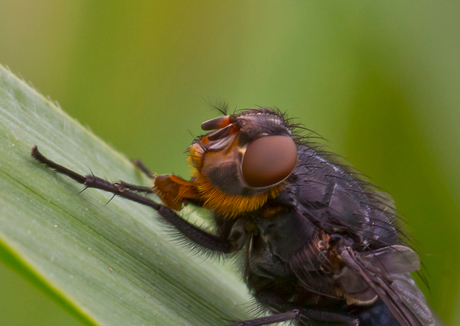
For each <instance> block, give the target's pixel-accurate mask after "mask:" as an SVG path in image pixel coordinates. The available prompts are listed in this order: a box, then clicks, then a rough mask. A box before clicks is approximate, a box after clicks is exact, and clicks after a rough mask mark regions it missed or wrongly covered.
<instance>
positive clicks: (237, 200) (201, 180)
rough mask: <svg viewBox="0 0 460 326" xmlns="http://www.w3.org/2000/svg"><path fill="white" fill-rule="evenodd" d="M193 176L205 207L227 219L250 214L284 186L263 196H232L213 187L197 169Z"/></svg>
mask: <svg viewBox="0 0 460 326" xmlns="http://www.w3.org/2000/svg"><path fill="white" fill-rule="evenodd" d="M193 176H194V177H195V178H196V179H195V180H194V181H195V184H196V188H197V189H198V192H199V194H200V197H201V198H202V199H203V200H204V204H203V207H204V208H207V209H212V210H214V211H216V212H218V213H220V214H223V215H225V216H226V217H227V218H235V217H236V216H238V215H239V214H241V213H245V212H250V211H254V210H256V209H258V208H259V207H261V206H262V205H264V204H265V203H266V202H267V200H268V199H269V198H274V197H276V196H278V194H279V193H280V191H281V188H282V187H283V184H280V185H277V186H275V187H273V188H271V189H269V190H267V191H266V192H264V193H263V194H260V195H254V196H250V197H246V196H230V195H227V194H225V193H224V192H223V191H221V190H219V189H217V188H215V187H214V186H212V185H211V184H210V183H209V181H208V180H207V179H206V178H205V177H204V176H203V175H202V174H201V173H199V172H198V171H197V170H196V169H194V173H193Z"/></svg>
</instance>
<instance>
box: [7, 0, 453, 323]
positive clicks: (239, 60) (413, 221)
mask: <svg viewBox="0 0 460 326" xmlns="http://www.w3.org/2000/svg"><path fill="white" fill-rule="evenodd" d="M459 14H460V2H458V1H453V0H450V1H443V2H433V1H425V0H423V1H396V0H391V1H304V0H299V1H271V0H263V1H262V0H260V1H252V0H234V1H215V0H213V1H187V0H173V1H166V0H163V1H113V2H112V1H90V0H67V1H57V0H35V1H28V0H15V1H12V0H2V1H0V63H2V64H5V65H8V66H9V67H10V69H11V70H12V71H13V72H15V73H18V74H21V75H22V76H23V77H24V79H25V80H27V81H32V82H33V84H34V85H35V86H36V87H37V88H38V89H39V90H40V91H41V92H42V93H44V94H45V95H49V96H50V97H51V98H52V99H54V100H57V101H58V102H59V103H60V104H61V106H62V107H63V108H64V110H66V111H67V112H68V113H69V114H70V115H72V116H73V117H75V118H77V119H78V120H79V121H80V122H82V123H83V124H85V125H87V126H89V127H90V128H91V129H92V130H93V131H94V132H95V133H96V134H97V135H99V136H101V137H102V138H103V139H105V140H106V141H107V142H109V143H111V144H113V145H114V147H116V148H117V149H118V150H120V151H122V152H124V153H126V154H127V155H128V156H129V157H133V158H137V157H140V158H142V159H143V160H144V162H145V163H147V165H148V166H149V167H151V169H152V170H154V171H156V172H159V173H171V172H174V173H176V174H180V175H183V176H187V174H188V169H187V166H186V163H185V161H184V159H185V154H184V150H186V148H187V146H188V145H189V143H190V142H191V140H192V139H193V136H192V135H196V134H199V133H200V128H199V126H200V123H201V122H202V121H204V120H207V119H210V118H213V117H215V116H216V115H217V112H216V111H213V110H212V109H211V108H210V105H209V104H208V102H209V103H211V104H217V103H220V102H222V101H225V102H228V103H229V105H230V108H232V109H233V108H237V109H242V108H248V107H257V106H277V107H279V108H280V109H282V110H287V111H288V112H289V114H290V116H293V117H298V118H299V121H302V122H303V123H304V124H305V125H306V126H307V127H308V128H311V129H313V130H315V131H316V132H318V133H319V134H321V135H322V136H324V137H325V138H326V139H328V142H327V143H326V145H327V147H328V148H329V149H330V150H332V151H334V152H337V153H339V154H340V155H342V156H344V157H346V159H347V160H348V162H350V163H351V164H352V165H353V166H355V167H357V168H358V169H359V170H361V171H362V172H363V173H364V174H366V175H368V176H370V179H371V181H373V182H374V183H376V184H377V185H379V186H380V187H381V188H382V189H383V190H385V191H387V192H389V193H390V194H391V195H392V196H393V198H394V199H395V201H396V205H397V207H398V208H399V210H400V211H401V213H402V215H403V216H404V218H405V221H406V222H407V224H408V229H409V232H410V233H411V234H412V235H413V238H414V239H415V243H416V245H415V246H416V248H417V249H418V250H419V251H420V253H421V258H422V261H423V262H424V264H425V266H426V270H427V275H428V280H429V284H430V288H431V290H430V291H428V290H427V289H425V290H426V293H427V295H428V297H429V300H430V302H431V304H432V306H433V307H434V308H435V310H436V311H437V312H438V313H439V315H440V316H441V317H442V318H443V320H444V321H445V322H446V324H448V325H460V311H459V310H458V309H455V308H456V307H459V306H460V297H459V293H460V291H459V290H460V282H459V281H460V259H459V254H458V243H457V240H458V239H459V238H460V219H459V216H460V214H459V213H460V204H459V200H458V198H460V188H459V184H460V169H459V164H458V163H459V156H460V107H459V103H460V87H459V86H460V20H459V19H458V17H459ZM191 134H192V135H191ZM88 168H90V167H88ZM82 172H85V171H82ZM0 319H1V323H2V325H14V326H16V325H49V326H52V325H78V322H77V321H74V320H73V319H72V317H70V316H68V315H67V314H66V313H65V312H63V311H61V310H60V308H59V307H57V306H56V305H55V304H54V303H52V302H51V301H50V300H49V299H47V297H45V296H44V295H43V294H41V293H40V292H39V291H38V290H36V289H35V288H33V287H31V286H29V285H28V284H27V283H26V282H25V281H24V280H22V279H21V278H19V277H18V276H17V275H15V273H14V272H12V271H11V270H10V269H8V268H7V267H6V266H3V265H0Z"/></svg>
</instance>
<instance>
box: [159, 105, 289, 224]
mask: <svg viewBox="0 0 460 326" xmlns="http://www.w3.org/2000/svg"><path fill="white" fill-rule="evenodd" d="M201 127H202V129H203V130H206V131H210V132H209V133H208V134H206V135H204V136H202V137H200V138H198V139H197V140H195V141H194V142H193V143H192V145H191V146H190V148H189V153H190V155H189V162H190V164H191V166H192V168H193V172H192V179H191V180H190V181H186V180H183V179H181V178H179V177H177V176H171V175H164V176H160V177H159V178H157V180H156V182H155V188H156V191H157V193H158V194H159V195H160V197H161V199H162V200H163V201H164V202H165V204H167V205H168V206H169V207H171V208H173V209H176V210H178V209H180V208H181V207H182V205H183V204H186V203H187V202H200V204H202V206H203V207H205V208H208V209H211V210H214V211H216V212H218V213H220V214H222V215H224V216H226V217H229V218H231V217H236V216H237V215H239V214H241V213H244V212H250V211H253V210H256V209H258V208H259V207H261V206H262V205H263V204H265V203H266V201H267V200H268V199H269V198H271V197H276V196H277V195H278V193H279V192H280V190H281V189H282V187H283V182H284V180H286V178H288V177H289V175H290V174H291V172H292V170H293V169H294V167H295V165H296V163H297V147H296V144H295V142H294V140H293V139H292V137H291V131H290V130H289V129H288V128H287V126H286V123H285V122H284V121H283V120H282V118H280V116H279V115H276V114H273V112H272V111H269V110H265V109H255V110H248V111H244V112H243V113H241V114H238V115H229V116H223V117H219V118H215V119H212V120H208V121H206V122H203V124H202V125H201Z"/></svg>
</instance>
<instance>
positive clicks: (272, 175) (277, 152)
mask: <svg viewBox="0 0 460 326" xmlns="http://www.w3.org/2000/svg"><path fill="white" fill-rule="evenodd" d="M296 163H297V147H296V145H295V143H294V141H293V140H292V138H291V137H288V136H266V137H262V138H259V139H257V140H254V141H253V142H252V143H250V144H249V145H248V147H247V148H246V153H245V154H244V158H243V168H242V169H243V178H244V180H245V181H246V183H247V184H248V185H249V186H251V187H256V188H257V187H267V186H271V185H275V184H277V183H279V182H281V181H283V180H284V179H286V178H287V177H288V176H289V174H291V172H292V170H293V169H294V167H295V165H296Z"/></svg>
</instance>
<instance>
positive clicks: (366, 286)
mask: <svg viewBox="0 0 460 326" xmlns="http://www.w3.org/2000/svg"><path fill="white" fill-rule="evenodd" d="M341 258H342V261H343V263H344V265H345V267H344V268H343V269H342V271H341V273H340V275H338V276H337V281H338V283H339V285H340V286H341V287H342V289H343V291H344V292H345V293H346V295H347V296H348V299H349V302H350V303H360V304H369V303H371V302H372V300H373V299H374V300H375V299H376V298H377V296H378V297H379V298H380V299H381V300H382V301H383V302H384V303H385V304H386V305H387V307H388V309H389V310H390V311H391V313H392V314H393V316H394V317H395V318H396V319H397V320H398V322H399V323H400V324H401V326H428V325H432V326H434V325H441V323H440V322H439V320H438V319H437V318H436V316H434V314H433V313H432V311H431V309H430V308H429V306H428V304H427V303H426V300H425V296H424V295H423V293H422V292H421V291H420V289H419V288H418V287H417V285H416V284H415V282H414V280H413V279H412V277H411V275H410V274H409V273H410V272H413V271H416V270H418V269H419V266H420V261H419V258H418V255H417V254H416V253H415V252H414V251H413V250H412V249H410V248H408V247H405V246H399V245H397V246H389V247H385V248H382V249H379V250H376V251H374V252H373V253H368V254H360V253H355V252H354V251H352V250H351V249H350V248H347V249H345V250H343V251H342V253H341Z"/></svg>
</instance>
